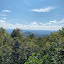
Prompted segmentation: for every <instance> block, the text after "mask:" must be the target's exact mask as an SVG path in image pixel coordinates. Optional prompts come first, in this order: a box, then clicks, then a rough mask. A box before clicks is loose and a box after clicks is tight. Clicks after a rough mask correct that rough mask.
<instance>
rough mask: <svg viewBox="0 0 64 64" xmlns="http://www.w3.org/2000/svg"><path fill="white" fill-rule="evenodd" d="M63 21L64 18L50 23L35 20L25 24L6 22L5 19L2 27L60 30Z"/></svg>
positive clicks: (0, 23) (1, 21)
mask: <svg viewBox="0 0 64 64" xmlns="http://www.w3.org/2000/svg"><path fill="white" fill-rule="evenodd" d="M61 22H64V19H62V20H61V21H59V22H58V21H56V20H53V21H49V22H48V23H37V22H33V23H31V24H29V25H24V24H19V23H17V24H15V25H14V24H8V23H6V21H4V20H0V27H3V28H5V29H16V28H19V29H28V30H59V29H61V28H62V27H63V26H64V24H63V23H62V24H61Z"/></svg>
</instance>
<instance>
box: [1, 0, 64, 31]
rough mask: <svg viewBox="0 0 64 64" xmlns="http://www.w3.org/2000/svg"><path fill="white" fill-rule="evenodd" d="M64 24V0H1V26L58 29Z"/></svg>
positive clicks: (8, 27) (7, 27) (6, 27)
mask: <svg viewBox="0 0 64 64" xmlns="http://www.w3.org/2000/svg"><path fill="white" fill-rule="evenodd" d="M63 26H64V0H0V27H3V28H5V29H15V28H20V29H29V30H30V29H32V30H58V29H61V27H63Z"/></svg>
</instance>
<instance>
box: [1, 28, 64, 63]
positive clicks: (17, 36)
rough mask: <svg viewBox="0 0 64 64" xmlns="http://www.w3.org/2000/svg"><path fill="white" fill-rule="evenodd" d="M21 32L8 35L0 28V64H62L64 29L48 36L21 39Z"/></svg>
mask: <svg viewBox="0 0 64 64" xmlns="http://www.w3.org/2000/svg"><path fill="white" fill-rule="evenodd" d="M21 31H22V30H20V29H18V28H17V29H14V30H13V32H12V33H11V34H9V33H8V32H7V31H6V30H5V29H4V28H2V27H1V28H0V64H63V63H64V28H63V27H62V29H61V30H58V31H57V32H55V33H51V34H50V35H49V36H44V37H39V38H37V37H35V35H34V34H30V35H29V36H27V37H23V33H21Z"/></svg>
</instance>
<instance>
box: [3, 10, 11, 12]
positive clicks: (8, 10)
mask: <svg viewBox="0 0 64 64" xmlns="http://www.w3.org/2000/svg"><path fill="white" fill-rule="evenodd" d="M2 12H11V11H10V10H3V11H2Z"/></svg>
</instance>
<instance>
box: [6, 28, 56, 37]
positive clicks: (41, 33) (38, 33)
mask: <svg viewBox="0 0 64 64" xmlns="http://www.w3.org/2000/svg"><path fill="white" fill-rule="evenodd" d="M6 31H7V32H8V33H9V34H11V33H12V31H13V29H6ZM50 32H56V30H22V32H21V33H25V37H26V36H29V33H33V34H34V35H35V36H36V37H43V36H48V35H50V34H51V33H50Z"/></svg>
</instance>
